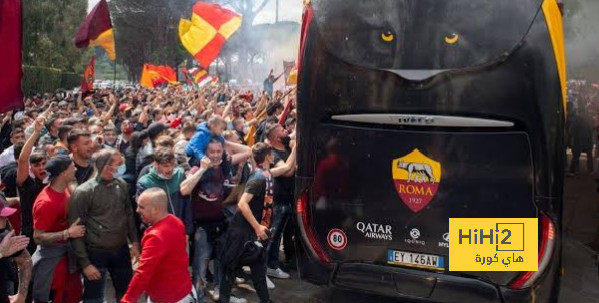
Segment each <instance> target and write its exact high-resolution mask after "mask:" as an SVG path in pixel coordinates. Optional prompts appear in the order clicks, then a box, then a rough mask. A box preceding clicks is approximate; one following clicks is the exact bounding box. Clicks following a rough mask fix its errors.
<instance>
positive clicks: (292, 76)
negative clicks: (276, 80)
mask: <svg viewBox="0 0 599 303" xmlns="http://www.w3.org/2000/svg"><path fill="white" fill-rule="evenodd" d="M285 84H286V85H295V84H297V64H296V65H294V66H293V68H291V70H290V71H289V75H288V76H287V78H286V79H285Z"/></svg>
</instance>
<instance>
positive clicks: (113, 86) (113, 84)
mask: <svg viewBox="0 0 599 303" xmlns="http://www.w3.org/2000/svg"><path fill="white" fill-rule="evenodd" d="M112 88H113V89H116V59H114V75H113V78H112Z"/></svg>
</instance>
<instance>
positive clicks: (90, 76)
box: [81, 56, 96, 93]
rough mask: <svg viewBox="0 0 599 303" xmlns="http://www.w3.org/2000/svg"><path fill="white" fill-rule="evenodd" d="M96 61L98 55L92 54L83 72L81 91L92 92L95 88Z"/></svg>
mask: <svg viewBox="0 0 599 303" xmlns="http://www.w3.org/2000/svg"><path fill="white" fill-rule="evenodd" d="M95 63H96V56H92V59H91V60H90V61H89V65H88V66H87V67H86V68H85V71H84V72H83V80H82V81H81V93H86V92H90V91H92V90H93V89H94V79H95V76H94V65H95Z"/></svg>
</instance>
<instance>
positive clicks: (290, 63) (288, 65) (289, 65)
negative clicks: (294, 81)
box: [283, 60, 295, 85]
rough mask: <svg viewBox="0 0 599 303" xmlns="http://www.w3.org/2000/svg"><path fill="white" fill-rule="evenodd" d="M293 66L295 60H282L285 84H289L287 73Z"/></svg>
mask: <svg viewBox="0 0 599 303" xmlns="http://www.w3.org/2000/svg"><path fill="white" fill-rule="evenodd" d="M294 66H295V61H285V60H283V73H285V85H289V84H290V83H289V80H288V79H289V74H290V73H291V70H292V69H293V67H294Z"/></svg>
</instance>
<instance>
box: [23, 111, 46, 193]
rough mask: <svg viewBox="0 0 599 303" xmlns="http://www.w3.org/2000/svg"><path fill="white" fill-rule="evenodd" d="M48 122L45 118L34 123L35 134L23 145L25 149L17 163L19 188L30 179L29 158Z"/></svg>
mask: <svg viewBox="0 0 599 303" xmlns="http://www.w3.org/2000/svg"><path fill="white" fill-rule="evenodd" d="M45 123H46V120H45V119H44V118H39V117H38V118H37V119H35V122H34V127H33V134H31V136H30V137H29V139H27V141H26V142H25V145H23V149H22V150H21V155H19V161H18V163H17V165H18V166H17V186H21V185H23V183H24V182H25V180H27V178H29V157H30V156H31V151H32V150H33V147H34V146H35V142H37V139H38V137H39V135H40V133H41V132H42V129H43V128H44V124H45Z"/></svg>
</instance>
